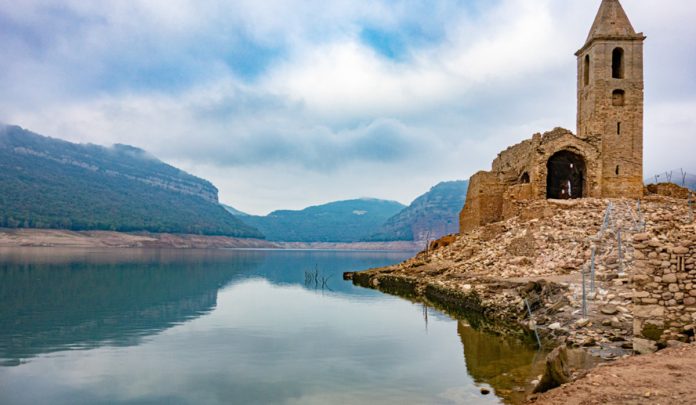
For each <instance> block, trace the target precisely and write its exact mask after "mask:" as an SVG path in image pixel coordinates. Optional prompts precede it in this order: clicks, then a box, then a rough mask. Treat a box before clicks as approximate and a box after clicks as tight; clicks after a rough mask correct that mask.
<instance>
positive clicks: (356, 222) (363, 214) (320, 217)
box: [241, 199, 404, 242]
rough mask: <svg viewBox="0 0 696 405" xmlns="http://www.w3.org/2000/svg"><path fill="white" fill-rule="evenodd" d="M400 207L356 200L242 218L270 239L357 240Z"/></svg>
mask: <svg viewBox="0 0 696 405" xmlns="http://www.w3.org/2000/svg"><path fill="white" fill-rule="evenodd" d="M403 208H404V205H403V204H400V203H398V202H396V201H384V200H376V199H359V200H348V201H337V202H332V203H329V204H324V205H319V206H314V207H308V208H305V209H303V210H301V211H287V210H283V211H274V212H272V213H270V214H268V215H267V216H265V217H262V216H244V217H241V218H242V220H243V221H244V222H246V223H248V224H250V225H253V226H254V227H256V228H258V229H259V230H260V231H261V232H262V233H263V234H264V235H266V238H267V239H268V240H272V241H285V242H358V241H360V240H362V239H365V238H366V237H367V236H369V235H371V234H373V233H374V232H376V231H377V230H378V229H379V227H380V225H382V224H383V223H384V221H386V220H387V219H388V218H389V217H391V216H393V215H394V214H396V213H397V212H399V211H401V210H402V209H403Z"/></svg>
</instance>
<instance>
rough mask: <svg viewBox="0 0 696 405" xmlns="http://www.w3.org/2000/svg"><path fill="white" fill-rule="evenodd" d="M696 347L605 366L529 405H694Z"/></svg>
mask: <svg viewBox="0 0 696 405" xmlns="http://www.w3.org/2000/svg"><path fill="white" fill-rule="evenodd" d="M695 375H696V345H693V344H692V345H688V346H681V347H676V348H669V349H665V350H662V351H659V352H657V353H654V354H650V355H646V356H633V357H630V358H626V359H621V360H617V361H615V362H612V363H604V364H602V365H601V366H599V367H596V368H594V369H592V370H591V371H590V372H589V373H587V374H586V375H584V376H583V377H581V378H579V379H577V380H576V381H574V382H572V383H570V384H567V385H563V386H561V387H559V388H557V389H555V390H552V391H549V392H547V393H545V394H542V395H540V396H534V397H532V398H530V403H535V404H543V405H556V404H557V405H594V404H597V405H600V404H601V405H603V404H612V405H613V404H617V405H619V404H626V405H633V404H653V405H655V404H671V405H676V404H685V405H686V404H696V384H694V382H693V377H694V376H695Z"/></svg>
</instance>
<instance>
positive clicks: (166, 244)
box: [0, 228, 424, 251]
mask: <svg viewBox="0 0 696 405" xmlns="http://www.w3.org/2000/svg"><path fill="white" fill-rule="evenodd" d="M0 247H81V248H173V249H284V250H371V251H379V250H382V251H417V250H422V249H423V247H424V242H410V241H395V242H354V243H343V242H271V241H267V240H262V239H245V238H233V237H228V236H206V235H184V234H169V233H145V232H137V233H126V232H112V231H70V230H61V229H8V228H0Z"/></svg>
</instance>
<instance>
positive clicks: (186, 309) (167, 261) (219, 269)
mask: <svg viewBox="0 0 696 405" xmlns="http://www.w3.org/2000/svg"><path fill="white" fill-rule="evenodd" d="M37 252H43V253H44V254H46V255H47V256H48V257H50V252H51V250H47V251H35V252H33V253H34V254H33V255H32V256H25V255H18V256H14V257H10V258H8V257H7V256H6V255H3V260H2V262H0V303H2V306H1V307H0V358H3V359H5V360H6V362H10V363H12V362H15V363H16V362H18V360H19V359H21V358H26V357H31V356H34V355H37V354H40V353H45V352H51V351H55V350H63V349H66V348H75V347H78V348H80V347H92V346H98V345H101V344H105V343H108V344H112V345H129V344H134V343H136V342H137V341H138V339H139V338H140V337H142V336H146V335H151V334H154V333H157V332H159V331H161V330H164V329H166V328H168V327H171V326H173V325H175V324H178V323H181V322H184V321H186V320H188V319H191V318H194V317H198V316H200V315H202V314H204V313H206V312H208V311H210V310H211V309H213V308H214V307H215V305H216V299H217V290H218V289H219V288H220V287H221V286H224V285H225V284H227V283H229V282H230V281H231V280H232V279H234V278H235V277H237V276H238V274H239V273H240V272H242V271H246V270H250V269H253V267H255V266H257V265H258V263H259V262H260V261H261V260H262V259H263V258H262V257H260V256H259V255H253V254H251V252H249V254H243V253H242V254H236V255H234V256H233V258H232V259H231V258H230V255H226V256H225V255H222V256H221V255H217V254H215V253H211V252H198V254H196V253H192V252H187V254H186V255H185V256H184V255H181V254H180V253H178V252H172V253H171V255H174V256H173V257H172V256H169V254H168V253H166V252H163V251H149V252H147V251H145V252H140V253H138V251H121V252H120V256H119V255H118V254H117V253H113V252H111V253H107V254H104V255H97V256H93V255H92V256H90V255H88V254H84V255H78V256H77V257H75V258H73V259H71V258H70V257H69V256H68V257H60V256H59V257H58V258H57V261H58V263H57V264H56V263H50V262H48V263H47V262H46V261H47V260H49V261H50V260H51V259H46V257H42V256H41V255H37V254H36V253H37Z"/></svg>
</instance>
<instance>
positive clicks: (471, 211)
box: [459, 128, 602, 233]
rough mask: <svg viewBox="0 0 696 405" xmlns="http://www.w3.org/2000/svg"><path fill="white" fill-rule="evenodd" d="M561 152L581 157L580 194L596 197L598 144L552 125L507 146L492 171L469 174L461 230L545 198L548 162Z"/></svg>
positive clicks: (510, 214) (599, 171)
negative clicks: (522, 202) (524, 203)
mask: <svg viewBox="0 0 696 405" xmlns="http://www.w3.org/2000/svg"><path fill="white" fill-rule="evenodd" d="M560 151H569V152H573V153H575V154H577V155H579V156H581V157H582V159H583V160H584V163H585V167H586V170H585V181H584V186H583V190H584V192H583V197H599V196H600V195H601V179H602V177H601V161H600V158H599V151H598V149H597V147H596V146H595V145H594V144H593V143H591V142H589V141H588V140H583V139H580V138H578V137H577V136H575V135H574V134H573V133H572V132H570V131H569V130H567V129H563V128H555V129H554V130H552V131H549V132H546V133H544V134H534V135H533V136H532V138H530V139H527V140H525V141H523V142H520V143H518V144H517V145H514V146H511V147H509V148H507V149H506V150H504V151H503V152H501V153H499V154H498V156H497V157H496V159H495V160H494V161H493V164H492V168H491V171H489V172H483V171H482V172H478V173H476V174H475V175H474V176H472V177H471V179H470V180H469V190H468V192H467V196H466V204H465V205H464V208H463V209H462V211H461V213H460V217H459V225H460V232H461V233H465V232H468V231H470V230H472V229H474V228H475V227H477V226H481V225H486V224H489V223H493V222H497V221H500V220H502V219H505V218H510V217H511V216H513V215H516V214H517V213H518V211H517V209H516V208H515V207H516V205H517V204H516V203H517V202H519V201H524V200H543V199H546V187H547V175H548V169H547V163H548V161H549V159H550V158H551V157H552V156H553V155H554V154H555V153H557V152H560Z"/></svg>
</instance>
